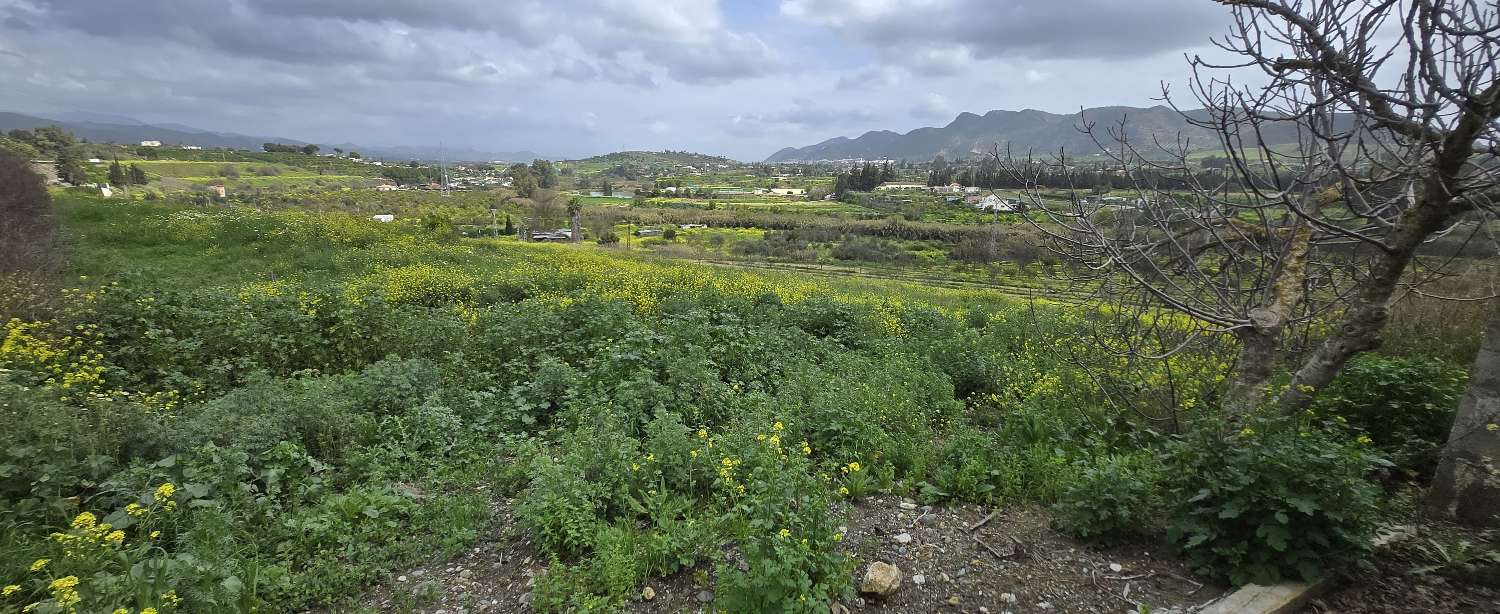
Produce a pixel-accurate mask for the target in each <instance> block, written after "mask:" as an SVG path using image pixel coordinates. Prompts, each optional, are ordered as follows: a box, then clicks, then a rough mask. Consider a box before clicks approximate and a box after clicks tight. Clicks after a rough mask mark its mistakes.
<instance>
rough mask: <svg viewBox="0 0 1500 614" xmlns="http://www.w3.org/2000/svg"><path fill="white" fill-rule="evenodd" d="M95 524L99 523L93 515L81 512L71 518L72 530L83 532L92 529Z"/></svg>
mask: <svg viewBox="0 0 1500 614" xmlns="http://www.w3.org/2000/svg"><path fill="white" fill-rule="evenodd" d="M97 522H99V519H98V518H95V517H94V515H93V514H91V513H89V512H83V513H81V514H79V515H77V516H75V517H73V528H75V529H83V530H87V529H92V528H94V524H95V523H97Z"/></svg>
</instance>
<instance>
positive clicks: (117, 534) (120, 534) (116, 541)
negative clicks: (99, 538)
mask: <svg viewBox="0 0 1500 614" xmlns="http://www.w3.org/2000/svg"><path fill="white" fill-rule="evenodd" d="M104 541H106V542H109V545H111V546H118V545H120V544H123V543H125V532H124V531H111V532H110V533H109V534H108V535H105V536H104Z"/></svg>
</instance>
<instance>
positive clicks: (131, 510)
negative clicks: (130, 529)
mask: <svg viewBox="0 0 1500 614" xmlns="http://www.w3.org/2000/svg"><path fill="white" fill-rule="evenodd" d="M125 513H126V514H130V515H131V516H134V517H136V518H140V517H142V516H145V515H146V508H145V506H142V505H141V504H139V503H131V504H130V505H127V506H125Z"/></svg>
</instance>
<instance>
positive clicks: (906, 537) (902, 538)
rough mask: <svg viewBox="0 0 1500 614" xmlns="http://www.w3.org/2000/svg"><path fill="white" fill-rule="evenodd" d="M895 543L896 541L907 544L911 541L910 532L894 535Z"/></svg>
mask: <svg viewBox="0 0 1500 614" xmlns="http://www.w3.org/2000/svg"><path fill="white" fill-rule="evenodd" d="M896 543H898V544H909V543H911V533H901V534H898V535H896Z"/></svg>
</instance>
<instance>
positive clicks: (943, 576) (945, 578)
mask: <svg viewBox="0 0 1500 614" xmlns="http://www.w3.org/2000/svg"><path fill="white" fill-rule="evenodd" d="M938 579H939V580H942V581H944V582H952V581H953V578H949V577H948V574H946V573H940V574H938Z"/></svg>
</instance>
